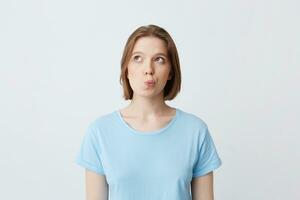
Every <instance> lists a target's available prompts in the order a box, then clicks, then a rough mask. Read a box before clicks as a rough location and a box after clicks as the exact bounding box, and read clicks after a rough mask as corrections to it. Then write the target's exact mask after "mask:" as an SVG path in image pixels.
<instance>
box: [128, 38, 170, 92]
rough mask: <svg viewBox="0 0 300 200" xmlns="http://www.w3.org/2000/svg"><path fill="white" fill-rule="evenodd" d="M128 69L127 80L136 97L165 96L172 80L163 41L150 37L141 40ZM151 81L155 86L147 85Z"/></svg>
mask: <svg viewBox="0 0 300 200" xmlns="http://www.w3.org/2000/svg"><path fill="white" fill-rule="evenodd" d="M127 67H128V68H127V70H128V74H127V78H128V79H129V83H130V86H131V88H132V90H133V95H134V96H135V95H138V96H144V97H154V96H157V95H162V96H163V90H164V87H165V85H166V83H167V81H168V80H169V79H171V74H170V70H171V64H170V61H169V59H168V52H167V49H166V44H165V42H164V41H163V40H161V39H159V38H156V37H150V36H149V37H142V38H139V39H138V40H137V41H136V43H135V45H134V48H133V51H132V54H131V56H130V59H129V63H128V66H127ZM149 80H153V81H154V84H147V83H145V82H146V81H149Z"/></svg>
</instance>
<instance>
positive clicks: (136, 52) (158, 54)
mask: <svg viewBox="0 0 300 200" xmlns="http://www.w3.org/2000/svg"><path fill="white" fill-rule="evenodd" d="M134 54H144V53H143V52H141V51H135V52H132V55H134ZM154 55H155V56H164V57H167V55H166V54H165V53H156V54H154Z"/></svg>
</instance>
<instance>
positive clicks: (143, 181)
mask: <svg viewBox="0 0 300 200" xmlns="http://www.w3.org/2000/svg"><path fill="white" fill-rule="evenodd" d="M120 83H121V84H122V86H123V89H124V94H123V96H124V99H125V100H130V104H129V105H128V106H126V107H125V108H122V109H117V110H114V111H113V112H111V113H107V114H104V115H102V116H99V117H98V118H97V119H95V120H94V121H93V122H91V123H90V124H89V126H88V128H87V131H86V134H85V136H84V138H83V142H82V145H81V148H80V151H79V153H78V155H77V157H76V163H77V164H79V165H81V166H83V167H84V168H86V198H87V200H107V199H110V200H191V199H193V200H213V198H214V197H213V170H215V169H216V168H218V167H219V166H220V165H221V159H220V157H219V156H218V153H217V150H216V147H215V145H214V142H213V139H212V137H211V135H210V132H209V130H208V127H207V125H206V123H205V122H204V121H203V120H202V119H201V118H199V117H197V116H196V115H194V114H192V113H188V112H185V111H183V110H181V109H179V108H175V107H170V106H169V105H167V104H166V102H165V101H167V100H172V99H174V98H175V97H176V95H177V94H178V92H179V91H180V85H181V72H180V63H179V57H178V53H177V49H176V46H175V43H174V41H173V39H172V38H171V36H170V35H169V33H168V32H167V31H166V30H164V29H163V28H161V27H159V26H156V25H148V26H142V27H139V28H138V29H136V30H135V31H134V32H133V33H132V34H131V35H130V37H129V38H128V40H127V43H126V45H125V49H124V52H123V56H122V61H121V76H120Z"/></svg>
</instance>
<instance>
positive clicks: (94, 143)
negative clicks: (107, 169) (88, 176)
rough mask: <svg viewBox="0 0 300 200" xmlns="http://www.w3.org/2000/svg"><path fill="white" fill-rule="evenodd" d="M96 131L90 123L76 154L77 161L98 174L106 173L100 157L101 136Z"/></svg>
mask: <svg viewBox="0 0 300 200" xmlns="http://www.w3.org/2000/svg"><path fill="white" fill-rule="evenodd" d="M96 133H97V132H96V130H95V128H94V127H93V126H92V125H91V124H90V125H89V126H88V128H87V130H86V133H85V135H84V137H83V140H82V143H81V146H80V149H79V152H78V153H77V155H76V158H75V163H76V164H78V165H80V166H82V167H84V168H86V169H89V170H92V171H94V172H96V173H98V174H101V175H104V169H103V166H102V162H101V157H100V155H101V153H100V145H99V137H96Z"/></svg>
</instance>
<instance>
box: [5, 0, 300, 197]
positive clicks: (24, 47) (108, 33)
mask: <svg viewBox="0 0 300 200" xmlns="http://www.w3.org/2000/svg"><path fill="white" fill-rule="evenodd" d="M299 9H300V3H299V1H297V0H294V1H293V0H285V1H279V0H245V1H238V0H228V1H221V0H219V1H217V0H213V1H177V2H176V1H171V0H168V1H157V0H153V1H145V2H142V1H103V2H102V1H99V0H98V1H96V0H86V1H78V0H73V1H71V0H51V1H50V0H27V1H21V0H10V1H1V2H0V81H1V82H0V91H1V94H0V95H1V96H0V128H1V132H0V134H1V139H0V158H1V159H0V168H1V170H0V188H1V191H0V199H5V200H17V199H28V200H29V199H30V200H40V199H43V200H53V199H72V200H82V199H84V197H85V183H84V169H83V168H81V167H79V166H77V165H76V164H74V157H75V155H76V153H77V151H78V150H79V145H80V143H81V140H82V137H83V134H84V131H85V129H86V128H87V125H88V124H89V123H90V122H91V121H92V120H94V119H95V118H96V117H98V116H100V115H102V114H105V113H108V112H111V111H113V110H115V109H118V108H121V107H123V106H125V105H126V104H127V103H129V102H126V101H125V100H123V99H122V87H121V85H120V84H119V75H120V60H121V55H122V51H123V47H124V45H125V42H126V40H127V38H128V36H129V35H130V34H131V33H132V31H133V30H135V29H136V28H137V27H139V26H141V25H148V24H156V25H159V26H162V27H163V28H165V29H166V30H167V31H168V32H169V33H170V34H171V36H172V37H173V39H174V40H175V43H176V45H177V48H178V51H179V56H180V62H181V70H182V88H181V92H180V93H179V95H178V96H177V97H176V99H175V100H173V101H171V102H168V103H169V105H171V106H176V107H179V108H181V109H183V110H185V111H187V112H191V113H194V114H196V115H197V116H199V117H200V118H202V119H203V120H204V121H205V122H206V123H207V125H208V127H209V128H210V131H211V134H212V137H213V139H214V141H215V144H216V146H217V150H218V153H219V155H220V157H221V159H222V161H223V165H222V166H221V167H220V168H218V169H217V170H216V171H215V179H214V180H215V181H214V182H215V189H214V190H215V199H216V200H217V199H220V200H299V199H300V192H299V189H300V181H299V180H300V171H299V170H300V142H299V140H300V136H299V129H300V127H299V120H300V105H299V104H300V103H299V102H300V92H299V91H300V90H299V86H300V69H299V68H300V60H299V56H300V39H299V35H300V27H299V24H300V23H299V21H300V15H299ZM297 12H298V13H297Z"/></svg>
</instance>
